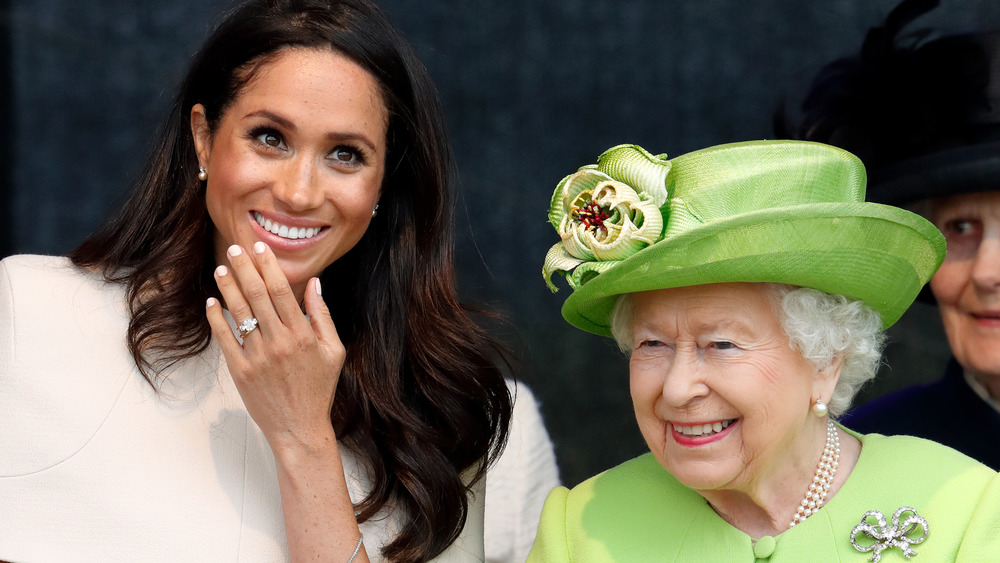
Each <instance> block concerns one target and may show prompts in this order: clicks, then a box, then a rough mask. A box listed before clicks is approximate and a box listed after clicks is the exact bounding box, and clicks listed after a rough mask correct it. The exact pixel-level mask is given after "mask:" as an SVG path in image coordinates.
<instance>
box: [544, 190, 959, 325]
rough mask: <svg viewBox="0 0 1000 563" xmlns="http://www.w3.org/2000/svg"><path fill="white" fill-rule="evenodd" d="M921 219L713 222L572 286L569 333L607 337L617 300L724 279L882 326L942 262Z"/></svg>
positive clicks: (839, 213)
mask: <svg viewBox="0 0 1000 563" xmlns="http://www.w3.org/2000/svg"><path fill="white" fill-rule="evenodd" d="M944 248H945V244H944V237H943V236H942V235H941V233H940V232H939V231H938V230H937V229H935V228H934V226H933V225H931V224H930V223H929V222H927V221H926V220H925V219H923V218H921V217H919V216H917V215H915V214H913V213H910V212H908V211H904V210H902V209H898V208H895V207H890V206H886V205H880V204H875V203H867V202H849V203H813V204H806V205H798V206H794V207H785V208H774V209H768V210H765V211H758V212H753V213H747V214H744V215H739V216H735V217H732V218H729V219H725V220H720V221H713V222H709V223H706V224H704V225H701V226H699V227H695V228H693V229H690V230H689V231H687V232H685V233H684V234H682V235H679V236H676V237H673V238H670V239H665V240H662V241H660V242H658V243H656V244H653V245H651V246H649V247H647V248H645V249H643V250H641V251H640V252H637V253H636V254H634V255H632V256H630V257H629V258H627V259H625V260H622V261H621V262H619V263H618V264H616V265H615V266H613V267H612V268H610V269H609V270H607V271H605V272H603V273H601V274H600V275H597V276H595V277H593V278H591V279H590V280H588V281H587V282H586V283H584V284H583V286H582V287H580V288H578V289H577V290H576V291H575V292H573V294H572V295H570V296H569V298H567V299H566V301H565V303H564V304H563V307H562V314H563V317H565V319H566V320H567V321H568V322H569V323H570V324H572V325H573V326H575V327H577V328H580V329H582V330H585V331H587V332H591V333H594V334H599V335H603V336H611V329H610V327H609V317H610V314H611V311H612V309H613V308H614V305H615V302H616V301H617V297H618V296H619V295H623V294H627V293H637V292H642V291H651V290H657V289H670V288H675V287H686V286H692V285H703V284H710V283H726V282H772V283H783V284H790V285H795V286H800V287H810V288H813V289H818V290H820V291H824V292H826V293H832V294H840V295H844V296H846V297H849V298H852V299H860V300H862V301H863V302H864V303H865V304H866V305H868V306H869V307H871V308H872V309H875V310H876V311H878V312H879V313H880V314H881V316H882V324H883V326H884V327H889V326H890V325H892V324H893V323H895V322H896V321H897V320H899V317H900V316H902V314H903V313H904V312H905V311H906V309H907V307H909V306H910V304H911V303H912V302H913V299H914V298H915V297H916V295H917V293H918V292H919V291H920V288H921V286H923V284H924V282H925V281H926V280H927V279H929V278H930V276H931V275H932V274H933V273H934V271H936V270H937V268H938V266H940V265H941V262H942V260H943V259H944Z"/></svg>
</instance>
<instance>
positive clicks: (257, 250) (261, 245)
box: [253, 241, 267, 254]
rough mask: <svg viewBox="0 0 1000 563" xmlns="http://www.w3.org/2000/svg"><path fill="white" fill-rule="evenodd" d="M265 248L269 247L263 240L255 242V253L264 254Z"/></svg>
mask: <svg viewBox="0 0 1000 563" xmlns="http://www.w3.org/2000/svg"><path fill="white" fill-rule="evenodd" d="M265 248H267V245H266V244H264V243H262V242H260V241H257V242H255V243H253V252H254V254H264V249H265Z"/></svg>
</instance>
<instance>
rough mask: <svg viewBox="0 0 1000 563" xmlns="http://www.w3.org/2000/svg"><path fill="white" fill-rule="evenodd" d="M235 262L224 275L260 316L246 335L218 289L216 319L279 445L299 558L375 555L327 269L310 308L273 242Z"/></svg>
mask: <svg viewBox="0 0 1000 563" xmlns="http://www.w3.org/2000/svg"><path fill="white" fill-rule="evenodd" d="M228 254H229V263H230V266H231V269H230V268H227V267H225V266H219V267H218V268H217V269H216V270H215V279H216V283H218V284H219V291H220V292H221V293H222V298H223V299H225V301H226V305H227V306H228V307H229V311H230V313H232V315H233V319H235V320H236V323H237V324H240V323H242V322H243V321H245V320H247V319H249V318H252V317H256V318H257V323H258V325H257V328H256V329H254V330H253V331H251V332H250V333H249V334H247V335H246V337H245V338H244V339H243V343H242V345H241V344H240V342H239V340H237V339H236V336H235V335H234V334H233V331H232V329H230V328H229V323H228V322H226V318H225V317H224V316H223V315H222V307H221V306H220V305H219V303H218V302H217V301H216V300H215V299H209V301H208V322H209V324H210V325H211V326H212V333H213V334H214V335H215V339H216V340H217V341H218V342H219V346H220V347H221V348H222V353H223V354H224V355H225V356H226V363H227V364H228V366H229V373H230V374H232V377H233V382H235V383H236V388H237V389H238V390H239V392H240V396H241V397H243V403H244V404H245V405H246V408H247V412H249V413H250V416H251V417H253V419H254V421H255V422H256V423H257V426H259V427H260V429H261V431H262V432H263V433H264V437H265V438H267V442H268V444H270V446H271V451H272V452H274V458H275V466H276V469H277V473H278V486H279V488H280V490H281V509H282V513H283V514H284V517H285V535H286V536H287V538H288V551H289V556H290V558H291V560H292V561H346V560H348V558H349V556H350V555H351V553H354V552H355V550H356V552H357V553H356V557H351V559H352V560H353V561H355V563H361V562H363V561H368V554H367V552H366V551H365V548H364V545H363V544H362V542H361V540H360V539H359V538H360V534H361V532H360V530H359V529H358V523H357V520H356V519H355V517H354V505H353V504H352V503H351V497H350V494H349V493H348V490H347V481H346V479H345V478H344V472H343V463H342V461H341V458H340V449H339V447H338V444H337V437H336V434H335V433H334V431H333V425H332V423H331V422H330V409H331V408H332V407H333V400H334V394H335V392H336V389H337V381H338V380H339V379H340V370H341V368H343V366H344V359H345V357H346V351H345V350H344V345H343V344H342V343H341V341H340V337H339V336H338V335H337V328H336V327H335V326H334V324H333V319H332V318H331V317H330V311H329V310H328V309H327V308H326V304H325V303H324V302H323V298H322V297H321V296H320V285H319V279H317V278H313V279H312V280H310V281H309V283H308V284H307V285H306V291H305V299H304V301H305V310H306V312H307V313H308V314H309V318H308V319H307V318H306V316H305V314H303V313H302V310H301V309H300V308H299V304H298V302H297V301H296V299H295V295H294V293H293V292H292V288H291V286H290V285H289V284H288V280H287V279H286V278H285V275H284V273H283V272H282V271H281V268H280V267H279V265H278V262H277V260H276V259H275V257H274V254H273V253H272V252H271V249H270V248H268V247H267V245H265V244H264V243H262V242H257V243H255V244H254V249H253V257H251V256H249V255H248V254H247V253H246V252H245V251H244V250H243V249H242V248H240V247H239V246H235V245H234V246H231V247H230V248H229V253H228Z"/></svg>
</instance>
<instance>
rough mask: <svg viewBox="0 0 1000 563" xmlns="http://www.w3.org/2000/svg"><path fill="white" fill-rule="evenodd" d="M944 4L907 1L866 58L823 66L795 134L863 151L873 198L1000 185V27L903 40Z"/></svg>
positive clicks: (910, 197) (871, 39) (865, 51)
mask: <svg viewBox="0 0 1000 563" xmlns="http://www.w3.org/2000/svg"><path fill="white" fill-rule="evenodd" d="M937 5H938V0H905V1H904V2H902V3H901V4H899V5H898V6H897V7H896V8H895V9H893V11H892V12H891V13H890V14H889V16H888V18H887V19H886V22H885V24H884V25H882V26H879V27H875V28H873V29H871V30H870V31H869V32H868V34H867V35H866V36H865V41H864V43H863V45H862V47H861V52H860V54H859V55H857V56H854V57H847V58H843V59H838V60H836V61H834V62H832V63H830V64H828V65H826V66H824V67H823V68H822V69H821V70H820V72H819V74H818V75H817V76H816V78H815V79H814V80H813V82H812V85H811V86H810V90H809V94H808V95H807V96H806V99H805V101H804V103H803V106H802V111H803V118H802V122H801V124H800V125H799V127H798V128H797V131H796V132H795V133H794V134H793V135H792V136H794V137H796V138H800V139H805V140H811V141H818V142H823V143H827V144H831V145H835V146H839V147H841V148H844V149H847V150H848V151H850V152H853V153H854V154H856V155H858V156H859V157H860V158H861V160H862V162H864V163H865V165H866V167H867V168H868V171H869V185H868V196H867V199H868V200H869V201H875V202H880V203H888V204H894V205H900V204H906V203H909V202H913V201H917V200H921V199H927V198H933V197H942V196H948V195H955V194H961V193H969V192H980V191H988V190H994V189H1000V182H998V178H1000V32H984V33H972V34H962V35H949V36H944V37H938V38H934V37H933V34H932V33H931V32H930V31H929V30H918V31H915V32H911V33H908V34H906V35H903V36H900V31H901V30H902V29H903V28H904V27H905V26H906V25H907V24H909V23H910V22H911V21H913V20H914V19H916V18H917V17H919V16H921V15H923V14H925V13H926V12H928V11H930V10H931V9H933V8H934V7H936V6H937Z"/></svg>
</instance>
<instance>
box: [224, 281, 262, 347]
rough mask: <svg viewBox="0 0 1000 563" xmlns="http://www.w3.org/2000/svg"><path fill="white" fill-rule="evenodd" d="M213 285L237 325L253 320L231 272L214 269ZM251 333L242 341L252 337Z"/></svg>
mask: <svg viewBox="0 0 1000 563" xmlns="http://www.w3.org/2000/svg"><path fill="white" fill-rule="evenodd" d="M215 283H216V285H218V286H219V293H221V294H222V299H223V301H225V303H226V308H228V309H229V313H230V314H231V315H232V316H233V320H234V321H236V324H237V325H240V324H241V323H243V322H245V321H247V320H248V319H251V318H254V316H255V311H254V309H253V308H252V307H251V306H250V303H249V302H248V301H247V300H246V298H245V297H243V290H242V289H241V288H240V284H239V281H237V279H236V277H235V276H234V275H233V271H232V270H231V269H230V268H228V267H226V266H218V267H217V268H215ZM254 332H257V331H256V330H254V331H253V332H250V333H247V335H246V336H244V337H243V340H244V341H246V340H247V339H249V338H251V337H252V336H254V334H253V333H254Z"/></svg>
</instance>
